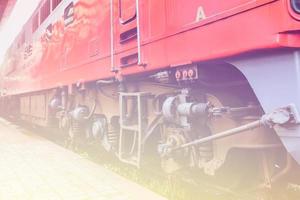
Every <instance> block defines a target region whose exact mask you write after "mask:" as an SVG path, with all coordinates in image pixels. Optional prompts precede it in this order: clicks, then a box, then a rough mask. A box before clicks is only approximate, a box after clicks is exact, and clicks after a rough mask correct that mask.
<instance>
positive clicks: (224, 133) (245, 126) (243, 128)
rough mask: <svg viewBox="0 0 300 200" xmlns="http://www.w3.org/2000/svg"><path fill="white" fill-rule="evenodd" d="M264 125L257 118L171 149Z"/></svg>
mask: <svg viewBox="0 0 300 200" xmlns="http://www.w3.org/2000/svg"><path fill="white" fill-rule="evenodd" d="M262 125H263V123H262V121H261V120H256V121H254V122H251V123H249V124H245V125H243V126H240V127H237V128H233V129H230V130H227V131H224V132H221V133H218V134H215V135H212V136H208V137H205V138H201V139H199V140H195V141H192V142H189V143H185V144H183V145H181V146H179V147H176V148H173V149H171V151H174V150H177V149H182V148H186V147H189V146H194V145H198V144H202V143H206V142H210V141H213V140H217V139H221V138H224V137H227V136H230V135H235V134H239V133H242V132H245V131H248V130H251V129H254V128H258V127H260V126H262Z"/></svg>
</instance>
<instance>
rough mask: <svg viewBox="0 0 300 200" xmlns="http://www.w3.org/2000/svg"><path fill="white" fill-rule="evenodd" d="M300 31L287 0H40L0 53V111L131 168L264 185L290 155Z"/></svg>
mask: <svg viewBox="0 0 300 200" xmlns="http://www.w3.org/2000/svg"><path fill="white" fill-rule="evenodd" d="M299 30H300V3H299V1H297V0H256V1H253V0H228V1H223V2H220V1H216V0H190V1H183V0H152V1H150V0H110V1H109V0H63V1H62V0H44V1H42V2H41V3H40V5H39V7H38V8H37V9H36V10H35V12H34V13H33V14H32V17H31V18H30V19H29V20H28V22H27V23H26V24H25V25H24V27H23V30H22V32H21V33H20V34H19V36H18V37H17V38H16V40H15V42H14V44H13V45H12V46H11V48H10V49H9V50H8V53H7V56H6V60H5V62H4V64H3V67H2V70H1V82H0V84H1V111H2V112H3V115H7V116H13V117H18V118H20V119H21V120H25V121H28V122H30V123H33V124H37V125H40V126H52V127H57V128H59V129H62V130H64V131H65V132H66V133H67V135H68V138H69V139H70V143H71V144H72V145H75V146H76V144H77V143H79V142H80V141H87V140H96V141H98V142H99V143H100V145H102V146H103V148H104V149H105V150H107V151H109V152H113V153H114V154H115V155H116V156H117V157H118V158H119V159H120V160H121V161H123V162H126V163H129V164H133V165H135V166H137V167H140V166H142V165H144V164H146V163H147V155H148V154H151V155H152V154H154V155H156V156H157V158H158V159H159V160H161V164H162V167H163V168H164V169H165V170H166V171H169V172H172V171H175V170H178V169H182V168H193V169H198V170H199V171H202V172H204V173H205V174H208V175H215V176H217V175H219V176H220V177H222V175H220V174H230V173H227V172H228V171H230V170H232V169H243V170H241V171H243V172H245V171H247V170H252V171H255V172H256V173H257V174H260V175H263V177H265V178H264V180H261V179H259V178H258V180H257V183H262V182H263V183H265V184H271V182H273V181H275V180H276V179H277V178H278V177H282V176H284V175H285V174H287V173H288V172H289V169H290V168H291V166H293V165H294V164H295V163H296V162H298V163H300V148H299V145H300V126H299V123H300V116H299V113H298V111H299V109H300V103H299V102H300V90H299V77H300V76H299V74H300V71H299V66H300V65H299V63H300V53H299V49H298V48H299V47H300V32H299ZM294 161H296V162H294ZM233 166H237V167H233ZM245 169H247V170H245ZM222 172H224V173H222ZM248 172H249V171H247V173H248ZM233 173H236V171H234V172H233ZM259 177H261V176H259ZM220 179H222V178H220Z"/></svg>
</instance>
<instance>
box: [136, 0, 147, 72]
mask: <svg viewBox="0 0 300 200" xmlns="http://www.w3.org/2000/svg"><path fill="white" fill-rule="evenodd" d="M135 4H136V5H135V6H136V29H137V50H138V65H141V66H144V65H145V63H143V62H142V55H141V53H142V52H141V26H140V6H139V4H140V1H139V0H136V3H135Z"/></svg>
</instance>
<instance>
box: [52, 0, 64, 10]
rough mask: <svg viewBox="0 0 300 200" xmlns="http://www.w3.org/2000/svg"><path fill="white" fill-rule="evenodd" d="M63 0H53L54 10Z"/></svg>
mask: <svg viewBox="0 0 300 200" xmlns="http://www.w3.org/2000/svg"><path fill="white" fill-rule="evenodd" d="M61 1H62V0H52V10H54V9H55V8H56V7H57V6H58V5H59V4H60V2H61Z"/></svg>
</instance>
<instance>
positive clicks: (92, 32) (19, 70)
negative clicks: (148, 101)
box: [1, 0, 300, 94]
mask: <svg viewBox="0 0 300 200" xmlns="http://www.w3.org/2000/svg"><path fill="white" fill-rule="evenodd" d="M113 2H114V6H113V8H114V13H113V20H112V21H113V26H111V18H110V16H111V15H110V14H111V10H110V1H109V0H79V1H76V3H75V4H74V15H73V16H72V17H73V23H71V24H69V25H67V26H66V25H65V22H64V18H63V16H58V17H51V15H50V17H51V20H52V29H51V31H48V32H47V31H46V30H43V34H42V36H41V37H38V38H37V39H34V41H33V42H27V44H26V45H25V46H24V47H22V48H20V49H18V50H17V49H14V48H12V49H11V51H10V54H9V56H8V57H7V60H6V62H5V66H4V67H3V70H2V72H1V76H2V79H1V87H2V88H4V89H5V90H7V91H8V94H17V93H25V92H31V91H37V90H43V89H47V88H53V87H57V86H60V85H68V84H72V83H76V82H78V81H91V80H97V79H103V78H108V77H113V76H115V74H114V73H113V72H111V71H110V69H111V55H110V52H111V50H113V52H114V57H113V58H114V59H113V61H114V66H115V67H120V66H121V65H124V58H128V56H129V58H130V59H128V62H133V61H134V59H136V58H135V57H133V58H132V56H135V55H136V54H137V53H138V52H137V37H136V35H134V34H136V33H135V32H134V29H135V28H136V27H137V19H136V18H135V17H134V16H135V11H136V9H135V1H134V0H122V1H121V0H114V1H113ZM120 2H121V4H120ZM139 8H140V24H139V25H140V31H141V35H140V36H141V42H142V44H141V55H140V56H141V59H142V62H144V63H146V64H147V65H146V66H145V67H141V66H137V65H135V64H133V65H130V66H126V67H124V68H122V69H120V70H121V73H122V74H125V75H126V74H132V73H143V72H145V71H151V70H155V69H163V68H166V67H172V66H176V65H180V64H185V63H191V62H199V61H205V60H212V59H220V58H224V57H229V56H234V55H238V54H241V53H244V52H248V51H256V50H259V49H269V48H281V47H300V42H299V41H300V40H299V37H300V36H299V32H298V31H299V29H300V22H299V21H298V20H297V19H295V18H294V17H293V16H292V15H291V13H290V12H289V4H288V1H287V0H256V1H254V0H228V1H223V2H220V1H217V0H193V1H189V2H188V3H187V1H186V0H157V1H154V0H140V5H139ZM54 16H55V15H54ZM120 18H121V19H123V20H126V19H130V18H132V20H131V21H130V22H128V23H125V24H124V23H122V21H121V20H120ZM46 21H47V20H46ZM29 24H30V23H29ZM111 27H113V29H114V32H113V33H114V34H113V39H114V40H113V46H111V39H112V36H111ZM25 29H31V26H25ZM49 30H50V29H49ZM31 40H32V39H29V41H31ZM122 40H123V41H122ZM112 48H113V49H112ZM130 56H131V57H130ZM122 62H123V63H122ZM125 64H126V62H125Z"/></svg>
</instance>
